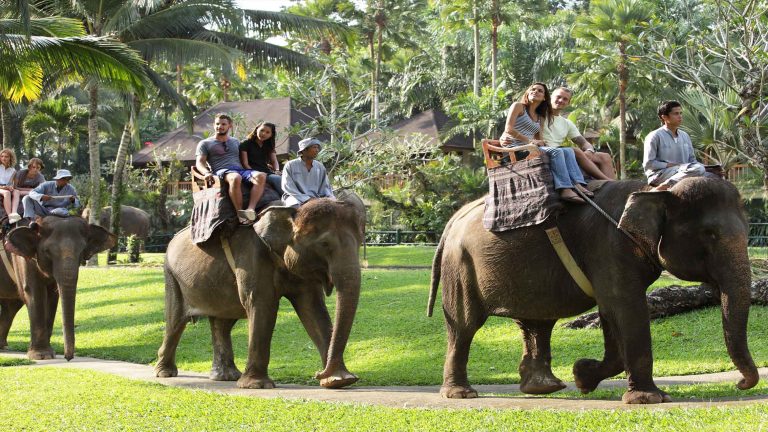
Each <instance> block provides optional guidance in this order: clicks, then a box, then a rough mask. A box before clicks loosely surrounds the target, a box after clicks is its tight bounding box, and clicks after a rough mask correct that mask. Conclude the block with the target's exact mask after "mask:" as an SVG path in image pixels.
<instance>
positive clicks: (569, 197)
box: [560, 189, 586, 204]
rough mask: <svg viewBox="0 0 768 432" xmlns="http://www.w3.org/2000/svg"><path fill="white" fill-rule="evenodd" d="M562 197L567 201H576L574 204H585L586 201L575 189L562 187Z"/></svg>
mask: <svg viewBox="0 0 768 432" xmlns="http://www.w3.org/2000/svg"><path fill="white" fill-rule="evenodd" d="M560 199H561V200H563V201H565V202H567V203H574V204H585V203H586V201H584V200H583V199H581V197H580V196H578V195H576V192H574V191H573V189H561V190H560Z"/></svg>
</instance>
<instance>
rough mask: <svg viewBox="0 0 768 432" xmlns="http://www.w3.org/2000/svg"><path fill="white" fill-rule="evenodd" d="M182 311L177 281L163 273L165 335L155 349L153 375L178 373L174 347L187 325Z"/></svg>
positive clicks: (168, 376) (172, 375)
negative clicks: (158, 346) (155, 358)
mask: <svg viewBox="0 0 768 432" xmlns="http://www.w3.org/2000/svg"><path fill="white" fill-rule="evenodd" d="M188 320H189V317H187V316H186V315H185V313H184V299H183V298H182V296H181V290H180V288H179V283H178V282H177V281H176V279H175V278H174V277H173V276H172V275H171V274H169V273H168V271H167V270H166V273H165V336H164V337H163V344H162V345H160V348H159V349H158V350H157V363H156V364H155V376H158V377H160V378H170V377H175V376H177V375H178V374H179V370H178V368H177V367H176V348H177V347H178V346H179V341H180V340H181V335H182V333H184V328H186V326H187V321H188Z"/></svg>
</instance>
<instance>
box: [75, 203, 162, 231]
mask: <svg viewBox="0 0 768 432" xmlns="http://www.w3.org/2000/svg"><path fill="white" fill-rule="evenodd" d="M90 213H91V209H90V208H86V209H85V210H83V218H85V220H88V216H89V215H90ZM111 216H112V207H109V206H108V207H104V208H103V209H101V216H100V217H99V225H101V226H103V227H105V228H110V225H109V218H110V217H111ZM149 227H150V224H149V213H147V212H145V211H144V210H142V209H140V208H138V207H132V206H128V205H123V206H120V235H121V236H129V235H135V236H136V237H138V238H140V239H146V238H147V237H148V236H149Z"/></svg>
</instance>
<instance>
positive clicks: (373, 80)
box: [368, 32, 376, 128]
mask: <svg viewBox="0 0 768 432" xmlns="http://www.w3.org/2000/svg"><path fill="white" fill-rule="evenodd" d="M373 38H374V33H373V32H371V33H368V49H369V50H370V52H371V61H372V62H375V61H376V51H375V48H374V44H373ZM374 99H376V68H374V70H373V71H372V72H371V127H372V128H373V127H376V124H375V123H374V120H373V119H374V118H375V117H376V116H375V114H374V111H375V106H374V103H373V100H374Z"/></svg>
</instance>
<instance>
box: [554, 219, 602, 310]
mask: <svg viewBox="0 0 768 432" xmlns="http://www.w3.org/2000/svg"><path fill="white" fill-rule="evenodd" d="M544 232H546V233H547V237H548V238H549V242H550V243H552V247H553V248H554V249H555V252H556V253H557V256H558V257H559V258H560V262H562V263H563V266H565V269H566V270H567V271H568V274H570V275H571V278H573V281H574V282H576V285H578V286H579V288H581V290H582V291H584V294H586V295H588V296H589V297H592V298H594V297H595V290H594V289H592V283H591V282H590V281H589V279H588V278H587V276H586V275H585V274H584V272H583V271H581V268H579V265H578V264H576V260H574V259H573V255H571V252H570V251H569V250H568V246H566V244H565V242H564V241H563V236H561V235H560V230H559V229H557V227H553V228H549V229H545V230H544Z"/></svg>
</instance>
